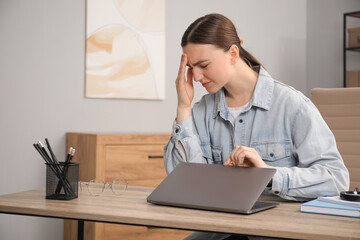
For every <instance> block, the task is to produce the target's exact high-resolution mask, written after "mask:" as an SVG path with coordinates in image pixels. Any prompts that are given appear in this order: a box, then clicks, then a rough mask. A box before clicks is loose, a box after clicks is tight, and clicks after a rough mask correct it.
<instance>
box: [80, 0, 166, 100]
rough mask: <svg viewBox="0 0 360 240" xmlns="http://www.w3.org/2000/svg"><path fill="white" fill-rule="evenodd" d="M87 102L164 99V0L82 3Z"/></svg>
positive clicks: (107, 0)
mask: <svg viewBox="0 0 360 240" xmlns="http://www.w3.org/2000/svg"><path fill="white" fill-rule="evenodd" d="M86 14H87V15H86V64H85V65H86V74H85V75H86V76H85V95H86V97H88V98H115V99H154V100H161V99H164V97H165V0H87V12H86Z"/></svg>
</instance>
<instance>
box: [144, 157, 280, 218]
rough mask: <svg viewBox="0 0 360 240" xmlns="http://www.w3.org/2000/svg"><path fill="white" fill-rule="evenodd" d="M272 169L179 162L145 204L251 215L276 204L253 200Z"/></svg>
mask: <svg viewBox="0 0 360 240" xmlns="http://www.w3.org/2000/svg"><path fill="white" fill-rule="evenodd" d="M275 172H276V169H273V168H243V167H231V166H224V165H213V164H200V163H180V164H178V165H177V166H176V168H175V169H174V170H173V171H172V172H171V173H170V174H169V175H168V176H167V177H166V178H165V179H164V180H163V181H162V182H161V183H160V184H159V186H157V187H156V188H155V189H154V191H153V192H152V193H151V194H150V195H149V196H148V198H147V201H148V202H149V203H154V204H160V205H167V206H176V207H186V208H196V209H205V210H213V211H223V212H232V213H241V214H251V213H255V212H259V211H262V210H265V209H269V208H272V207H275V206H276V205H278V203H271V202H259V201H257V199H258V198H259V196H260V195H261V193H262V192H263V190H264V189H265V187H266V185H267V184H268V183H269V181H270V179H271V178H272V176H273V175H274V174H275Z"/></svg>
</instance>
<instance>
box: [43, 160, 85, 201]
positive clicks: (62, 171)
mask: <svg viewBox="0 0 360 240" xmlns="http://www.w3.org/2000/svg"><path fill="white" fill-rule="evenodd" d="M78 186H79V163H65V162H60V163H59V164H50V163H46V199H56V200H71V199H74V198H77V197H78Z"/></svg>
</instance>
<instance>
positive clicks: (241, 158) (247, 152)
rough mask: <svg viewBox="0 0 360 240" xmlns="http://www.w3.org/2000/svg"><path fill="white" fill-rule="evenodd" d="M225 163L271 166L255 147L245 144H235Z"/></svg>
mask: <svg viewBox="0 0 360 240" xmlns="http://www.w3.org/2000/svg"><path fill="white" fill-rule="evenodd" d="M224 165H225V166H239V167H259V168H268V167H269V166H268V165H266V163H265V162H264V161H263V160H262V158H261V157H260V155H259V153H258V152H257V151H256V150H255V149H254V148H249V147H244V146H235V147H234V149H233V150H232V152H231V154H230V156H229V157H228V158H227V159H226V161H225V162H224Z"/></svg>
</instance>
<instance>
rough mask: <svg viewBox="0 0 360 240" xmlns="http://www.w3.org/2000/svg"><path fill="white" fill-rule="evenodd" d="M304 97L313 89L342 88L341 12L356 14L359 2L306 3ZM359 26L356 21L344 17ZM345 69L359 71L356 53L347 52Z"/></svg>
mask: <svg viewBox="0 0 360 240" xmlns="http://www.w3.org/2000/svg"><path fill="white" fill-rule="evenodd" d="M306 9H307V10H306V13H307V24H306V26H307V27H306V29H307V31H306V33H307V49H306V52H307V56H306V60H307V61H306V69H307V77H306V78H307V82H308V87H307V92H306V94H307V95H310V89H312V88H316V87H324V86H326V87H343V81H344V80H343V78H344V77H343V24H344V20H343V19H344V13H348V12H355V11H360V1H359V0H347V1H337V0H309V1H307V8H306ZM348 24H349V25H348V27H359V26H360V18H348ZM347 61H348V70H360V53H358V52H348V57H347Z"/></svg>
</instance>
